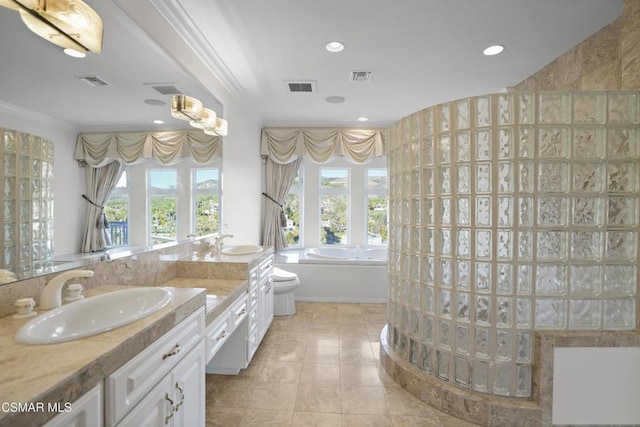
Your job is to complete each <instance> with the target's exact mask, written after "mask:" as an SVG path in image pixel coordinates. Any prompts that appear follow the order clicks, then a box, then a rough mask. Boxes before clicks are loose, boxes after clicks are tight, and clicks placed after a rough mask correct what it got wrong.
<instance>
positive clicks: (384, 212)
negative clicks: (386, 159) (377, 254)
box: [367, 169, 389, 245]
mask: <svg viewBox="0 0 640 427" xmlns="http://www.w3.org/2000/svg"><path fill="white" fill-rule="evenodd" d="M388 212H389V195H388V192H387V170H386V169H367V244H368V245H386V244H387V238H388V216H389V215H388Z"/></svg>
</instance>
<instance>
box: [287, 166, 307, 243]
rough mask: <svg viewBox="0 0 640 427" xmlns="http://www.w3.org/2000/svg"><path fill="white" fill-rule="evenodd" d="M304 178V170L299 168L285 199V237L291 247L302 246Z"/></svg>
mask: <svg viewBox="0 0 640 427" xmlns="http://www.w3.org/2000/svg"><path fill="white" fill-rule="evenodd" d="M302 176H303V168H302V166H300V167H299V168H298V175H296V177H295V179H294V180H293V184H291V188H290V189H289V193H288V194H287V197H285V199H284V213H285V215H286V216H287V226H286V227H285V228H284V237H285V239H286V240H287V243H288V244H289V246H301V245H302V240H301V239H300V227H301V220H302Z"/></svg>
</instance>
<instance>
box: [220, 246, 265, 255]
mask: <svg viewBox="0 0 640 427" xmlns="http://www.w3.org/2000/svg"><path fill="white" fill-rule="evenodd" d="M263 250H264V248H263V247H262V246H256V245H238V246H226V247H224V248H222V249H220V253H221V254H224V255H253V254H259V253H260V252H262V251H263Z"/></svg>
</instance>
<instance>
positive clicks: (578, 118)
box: [573, 92, 607, 123]
mask: <svg viewBox="0 0 640 427" xmlns="http://www.w3.org/2000/svg"><path fill="white" fill-rule="evenodd" d="M606 114H607V104H606V97H605V94H604V93H596V92H593V93H589V92H584V93H574V94H573V122H574V123H604V121H605V120H606Z"/></svg>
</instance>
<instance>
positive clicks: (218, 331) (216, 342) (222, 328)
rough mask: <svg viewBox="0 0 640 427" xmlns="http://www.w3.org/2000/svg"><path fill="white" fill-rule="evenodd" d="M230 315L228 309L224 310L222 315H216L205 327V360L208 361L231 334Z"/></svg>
mask: <svg viewBox="0 0 640 427" xmlns="http://www.w3.org/2000/svg"><path fill="white" fill-rule="evenodd" d="M232 322H233V320H232V316H231V312H230V311H226V312H225V313H224V314H223V315H221V316H220V317H218V318H217V319H216V320H215V321H214V322H213V323H212V324H211V325H209V326H208V327H207V332H206V338H205V339H206V341H207V357H206V358H205V362H206V363H209V361H211V359H213V356H215V355H216V353H217V352H218V350H220V347H222V345H223V344H224V343H225V342H226V341H227V338H229V335H231V329H232V328H231V326H232Z"/></svg>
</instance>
